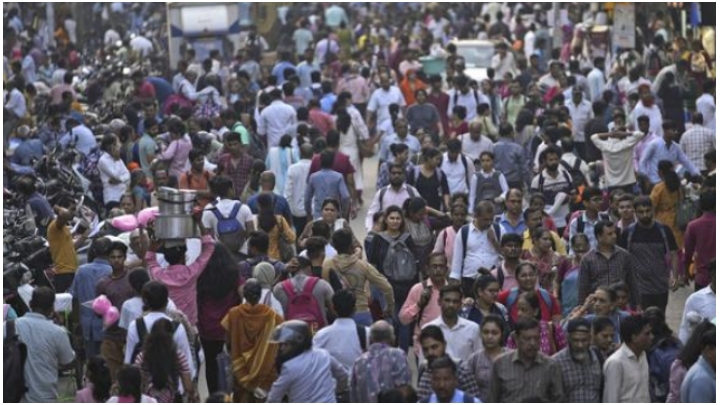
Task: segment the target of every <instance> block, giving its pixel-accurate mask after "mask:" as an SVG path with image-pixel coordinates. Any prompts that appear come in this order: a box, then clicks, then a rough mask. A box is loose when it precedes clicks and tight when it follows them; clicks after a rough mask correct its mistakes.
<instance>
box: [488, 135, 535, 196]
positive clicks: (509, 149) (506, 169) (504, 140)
mask: <svg viewBox="0 0 720 405" xmlns="http://www.w3.org/2000/svg"><path fill="white" fill-rule="evenodd" d="M499 134H500V139H498V141H497V142H495V145H493V148H492V153H493V155H495V170H497V171H499V172H501V173H502V174H503V175H504V176H505V180H507V183H508V186H509V187H510V188H511V189H518V190H522V188H523V185H524V184H526V183H527V182H528V181H529V173H528V165H527V160H526V158H525V150H524V149H523V147H522V146H520V145H519V144H518V143H517V142H515V132H514V131H513V127H512V125H511V124H508V123H504V124H500V130H499Z"/></svg>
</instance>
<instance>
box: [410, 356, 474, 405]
mask: <svg viewBox="0 0 720 405" xmlns="http://www.w3.org/2000/svg"><path fill="white" fill-rule="evenodd" d="M457 366H458V369H457V377H458V389H459V390H462V391H463V392H465V393H466V394H468V395H470V396H472V397H475V398H480V388H478V385H477V382H476V381H475V376H474V375H473V373H472V371H470V369H468V368H467V367H465V364H463V362H459V363H458V365H457ZM432 394H433V388H432V372H430V370H429V369H428V368H427V367H424V370H421V374H420V381H419V382H418V386H417V396H418V399H419V400H420V402H427V400H428V399H430V396H431V395H432Z"/></svg>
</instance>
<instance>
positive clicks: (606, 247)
mask: <svg viewBox="0 0 720 405" xmlns="http://www.w3.org/2000/svg"><path fill="white" fill-rule="evenodd" d="M593 229H594V231H595V239H597V247H596V248H595V249H591V250H590V251H589V252H588V253H587V254H586V255H585V256H584V257H583V259H582V261H581V262H580V274H579V275H578V302H585V299H586V298H587V296H588V295H590V294H591V293H592V292H594V291H595V289H596V288H597V287H599V286H609V285H610V284H613V283H616V282H618V281H622V282H625V284H627V285H628V288H629V289H630V303H631V304H632V305H640V302H641V301H640V299H641V297H640V293H639V291H638V287H637V283H638V281H637V277H638V276H637V275H636V269H635V268H634V267H633V264H632V259H631V257H630V254H629V253H628V252H627V250H625V249H621V248H619V247H618V246H617V244H616V242H617V234H616V231H615V225H613V223H612V222H609V221H599V222H598V223H596V224H595V226H594V227H593ZM670 235H672V234H670Z"/></svg>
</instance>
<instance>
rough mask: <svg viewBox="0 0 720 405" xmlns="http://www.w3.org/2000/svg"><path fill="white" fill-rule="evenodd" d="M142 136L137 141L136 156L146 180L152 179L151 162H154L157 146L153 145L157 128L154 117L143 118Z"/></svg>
mask: <svg viewBox="0 0 720 405" xmlns="http://www.w3.org/2000/svg"><path fill="white" fill-rule="evenodd" d="M143 125H144V129H145V131H143V135H142V136H141V137H140V139H139V140H138V149H139V150H138V154H139V157H140V168H142V170H143V172H145V175H146V176H147V177H148V178H151V177H152V165H151V163H152V161H153V160H155V153H156V152H157V150H158V145H157V144H156V143H155V136H157V134H158V131H159V128H158V123H157V121H155V118H154V117H148V118H145V121H144V124H143Z"/></svg>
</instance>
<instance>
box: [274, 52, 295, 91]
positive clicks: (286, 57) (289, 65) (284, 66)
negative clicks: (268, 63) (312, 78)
mask: <svg viewBox="0 0 720 405" xmlns="http://www.w3.org/2000/svg"><path fill="white" fill-rule="evenodd" d="M292 60H293V57H292V54H291V52H289V51H287V50H285V51H280V52H279V53H278V57H277V61H278V62H277V63H276V64H275V66H273V68H272V75H273V76H275V78H276V79H277V84H278V85H279V86H282V85H283V84H285V81H286V80H287V79H288V76H286V75H285V72H287V71H291V72H292V74H293V75H295V74H296V72H297V70H296V67H295V65H294V64H293V62H291V61H292Z"/></svg>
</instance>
